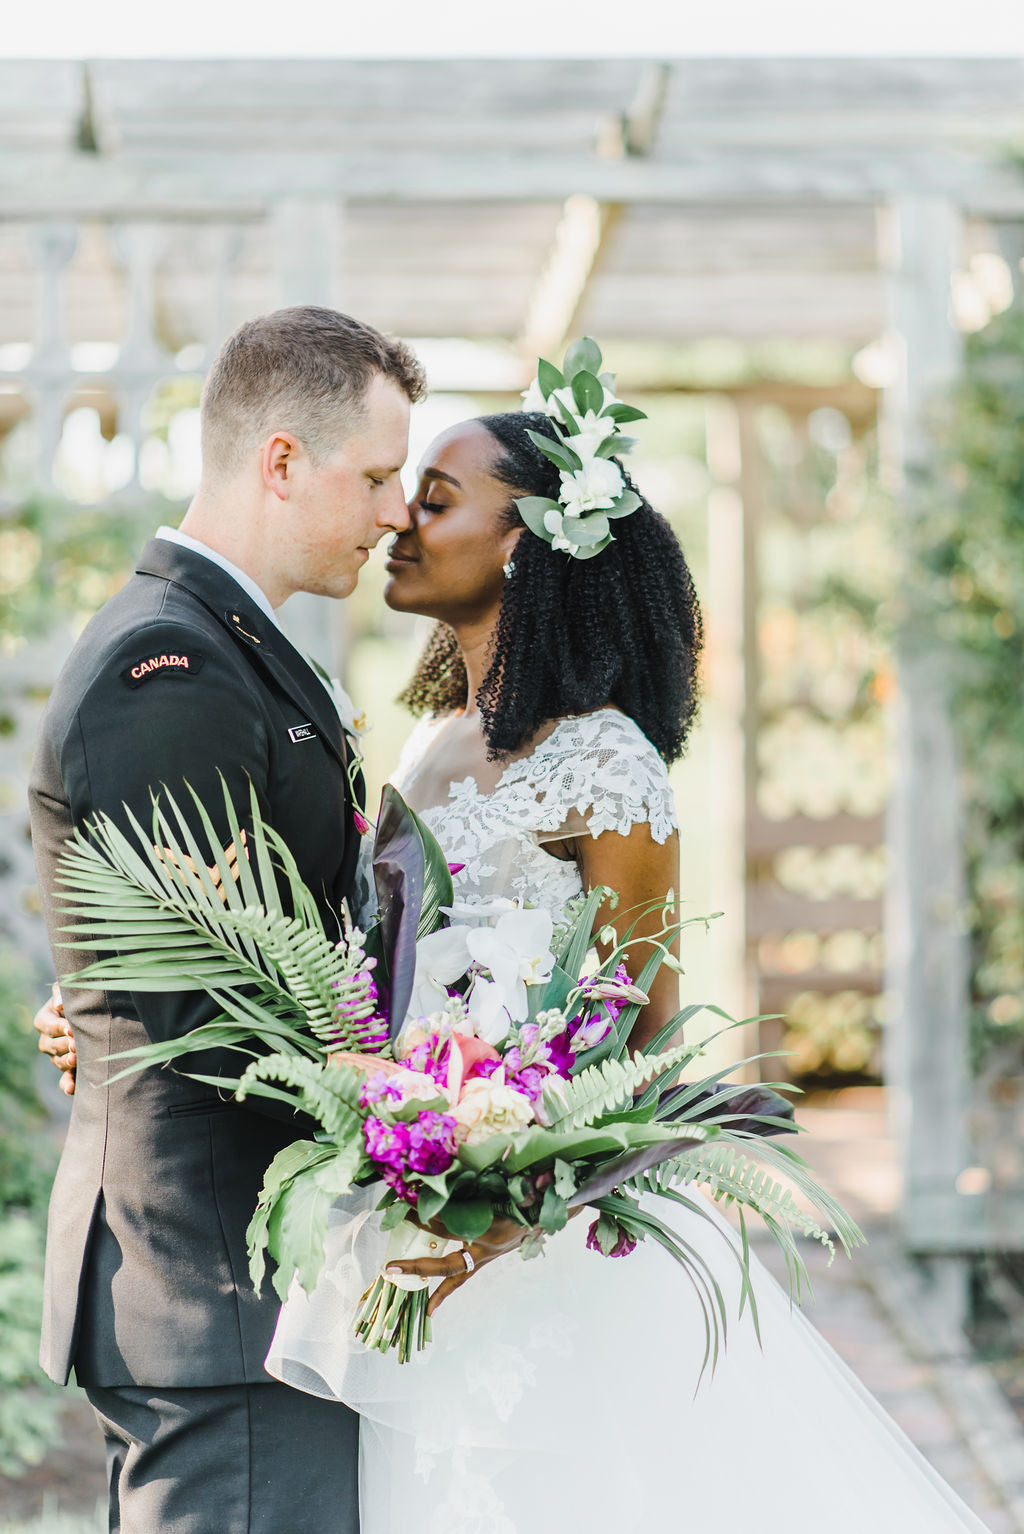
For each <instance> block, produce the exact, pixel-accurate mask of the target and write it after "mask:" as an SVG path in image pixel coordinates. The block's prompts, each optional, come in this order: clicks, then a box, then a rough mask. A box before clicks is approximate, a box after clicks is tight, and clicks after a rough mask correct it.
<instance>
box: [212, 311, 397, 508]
mask: <svg viewBox="0 0 1024 1534" xmlns="http://www.w3.org/2000/svg"><path fill="white" fill-rule="evenodd" d="M378 374H380V375H383V376H384V377H385V378H390V379H391V380H392V381H393V382H394V383H395V384H396V385H397V386H398V388H400V389H401V390H402V391H403V392H404V393H405V394H406V395H407V396H408V398H409V399H410V400H411V401H414V400H418V399H422V398H423V396H424V394H425V393H426V391H427V383H426V375H425V373H424V371H423V365H422V363H421V362H420V361H419V359H418V358H417V356H416V354H415V352H414V351H413V349H412V347H411V346H409V345H408V344H407V343H406V342H405V341H402V340H400V339H399V338H398V337H397V336H387V335H382V334H381V332H380V331H379V330H374V328H373V326H372V325H366V324H364V323H363V322H362V321H361V320H356V319H353V318H352V316H351V315H348V314H339V313H338V311H337V310H336V309H320V308H317V307H315V306H314V305H308V304H303V305H297V306H296V307H294V308H291V309H275V310H273V311H272V312H271V313H270V314H262V315H260V316H259V317H258V318H257V319H254V320H247V321H246V323H245V324H244V325H240V326H239V328H238V329H237V330H236V331H235V332H234V333H233V334H232V335H230V336H228V338H227V340H226V341H225V342H224V344H223V346H222V347H221V349H220V351H219V352H218V353H217V355H216V357H215V358H214V361H213V366H212V367H211V368H210V371H209V373H208V374H207V377H206V383H205V385H204V388H203V398H202V405H201V410H200V419H201V424H202V451H203V469H204V473H207V474H209V475H211V476H212V477H214V478H216V479H221V478H226V477H229V476H230V475H231V474H233V473H235V472H236V471H237V470H238V469H239V468H240V467H241V465H242V463H243V461H244V458H245V454H246V452H247V451H249V450H250V449H252V448H254V447H256V446H257V445H258V444H259V443H260V442H262V441H264V440H265V438H266V437H267V436H269V434H270V433H271V432H273V431H289V432H292V433H293V434H294V435H295V436H296V437H298V439H299V441H300V442H301V443H302V445H303V446H304V447H305V449H306V451H307V452H308V453H309V454H310V456H311V457H312V458H313V460H314V462H315V461H317V460H318V459H322V458H324V457H326V455H327V454H328V453H329V452H330V451H331V450H332V449H334V448H336V447H337V446H338V444H339V443H340V442H341V441H343V440H344V438H345V437H346V436H348V435H349V434H350V433H351V432H352V431H354V430H355V429H356V428H357V427H358V426H359V425H360V423H361V421H362V420H363V418H364V416H365V401H366V392H367V390H368V389H369V387H370V385H371V383H372V382H373V380H374V378H375V377H377V375H378Z"/></svg>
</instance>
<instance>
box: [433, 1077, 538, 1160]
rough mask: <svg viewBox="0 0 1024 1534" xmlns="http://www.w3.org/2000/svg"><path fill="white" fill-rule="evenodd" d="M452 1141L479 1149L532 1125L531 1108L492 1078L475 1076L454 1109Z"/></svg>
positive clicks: (528, 1100) (527, 1099)
mask: <svg viewBox="0 0 1024 1534" xmlns="http://www.w3.org/2000/svg"><path fill="white" fill-rule="evenodd" d="M451 1114H452V1117H453V1118H454V1119H455V1122H456V1129H455V1138H456V1139H457V1140H459V1141H460V1142H461V1143H462V1144H464V1145H479V1144H480V1142H481V1140H489V1139H490V1138H491V1136H492V1135H510V1134H515V1132H516V1130H517V1129H525V1128H526V1126H527V1124H530V1123H532V1122H533V1118H534V1113H533V1104H532V1103H531V1102H530V1099H529V1098H528V1097H526V1096H524V1094H523V1093H522V1092H516V1091H514V1090H513V1088H512V1087H507V1086H505V1085H504V1083H503V1082H497V1081H495V1080H494V1079H493V1078H492V1077H485V1076H475V1077H474V1078H473V1079H472V1080H471V1081H467V1082H466V1085H465V1086H464V1087H463V1089H462V1095H461V1097H460V1098H459V1100H458V1102H457V1103H456V1104H455V1106H454V1108H452V1109H451Z"/></svg>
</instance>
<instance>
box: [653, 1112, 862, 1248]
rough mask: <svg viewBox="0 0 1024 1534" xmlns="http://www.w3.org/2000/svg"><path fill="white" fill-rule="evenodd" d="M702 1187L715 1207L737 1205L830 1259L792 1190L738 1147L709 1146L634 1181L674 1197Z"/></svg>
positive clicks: (824, 1236)
mask: <svg viewBox="0 0 1024 1534" xmlns="http://www.w3.org/2000/svg"><path fill="white" fill-rule="evenodd" d="M689 1183H699V1184H701V1185H702V1186H703V1187H706V1188H707V1189H708V1191H709V1192H710V1194H711V1196H712V1197H713V1198H714V1199H715V1200H716V1202H719V1201H721V1202H724V1203H726V1204H731V1203H736V1204H739V1205H742V1206H743V1207H744V1208H745V1209H749V1210H752V1211H753V1212H754V1213H755V1214H757V1215H759V1216H760V1217H761V1219H762V1220H764V1222H765V1224H766V1225H768V1226H769V1227H770V1228H771V1227H784V1228H788V1229H790V1230H797V1231H799V1232H800V1233H801V1234H802V1235H804V1236H807V1237H808V1238H810V1239H811V1240H813V1241H820V1243H821V1244H822V1246H824V1247H825V1248H826V1249H827V1250H828V1252H829V1253H830V1254H834V1252H835V1244H834V1242H833V1241H832V1238H831V1236H830V1235H829V1232H828V1231H827V1230H826V1229H825V1228H824V1226H822V1225H821V1224H820V1223H819V1221H818V1220H817V1219H816V1218H815V1217H814V1215H813V1214H810V1213H809V1212H808V1211H807V1210H805V1209H803V1208H802V1207H801V1206H800V1204H799V1203H798V1202H797V1199H796V1196H795V1195H794V1193H793V1192H792V1190H791V1189H790V1188H786V1187H784V1186H783V1185H782V1183H780V1182H778V1181H777V1180H776V1179H775V1178H774V1177H773V1176H772V1174H771V1172H769V1171H767V1170H766V1169H765V1168H764V1167H762V1166H759V1165H758V1164H757V1162H756V1161H755V1160H754V1158H753V1157H752V1156H749V1155H747V1154H746V1152H745V1151H744V1150H742V1149H741V1148H740V1147H739V1146H737V1145H732V1144H728V1143H723V1142H722V1141H721V1140H709V1141H707V1142H705V1143H704V1144H703V1145H695V1146H693V1147H692V1148H691V1149H690V1150H687V1151H684V1152H683V1153H682V1155H680V1156H676V1157H673V1158H672V1159H671V1160H669V1161H664V1162H662V1163H661V1164H660V1165H659V1166H656V1167H651V1168H650V1169H649V1170H648V1171H646V1172H642V1173H641V1174H640V1175H639V1176H638V1177H636V1178H633V1179H632V1180H631V1184H630V1185H631V1186H632V1187H634V1188H636V1189H637V1190H638V1191H646V1192H648V1193H657V1194H660V1195H661V1196H662V1197H669V1196H671V1194H672V1192H673V1190H674V1188H675V1187H676V1186H677V1185H681V1186H684V1187H685V1186H686V1185H687V1184H689Z"/></svg>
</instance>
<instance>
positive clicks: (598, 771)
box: [502, 709, 678, 842]
mask: <svg viewBox="0 0 1024 1534" xmlns="http://www.w3.org/2000/svg"><path fill="white" fill-rule="evenodd" d="M502 787H503V788H508V789H510V790H511V792H512V794H513V795H514V796H515V798H516V799H517V800H518V801H519V807H520V809H521V811H522V813H523V814H524V815H526V814H529V816H530V819H531V821H532V829H533V831H534V833H535V834H536V835H537V837H538V840H545V839H547V837H550V836H552V835H554V834H557V833H561V834H562V835H577V834H579V831H580V830H581V829H582V828H583V827H585V828H586V830H588V831H589V832H590V834H591V836H600V835H601V834H602V832H604V831H618V832H619V833H620V834H621V835H623V836H625V835H626V833H627V832H628V831H629V829H630V827H631V826H635V825H638V824H640V823H642V822H649V823H650V827H651V835H652V836H653V837H654V840H655V841H656V842H664V841H666V840H667V839H668V837H669V836H670V834H671V833H672V832H673V831H674V830H675V829H676V827H677V825H678V821H677V819H676V809H675V801H674V799H673V797H672V789H671V787H670V785H669V780H668V772H667V770H666V768H665V764H664V762H663V761H662V760H661V757H660V756H659V755H658V753H657V752H656V751H655V749H654V747H653V746H652V745H651V743H650V741H649V740H648V739H647V737H646V735H644V734H643V732H642V730H641V729H640V728H639V726H638V725H636V724H635V723H634V722H633V720H632V719H629V718H628V717H627V716H626V715H625V714H622V713H620V712H619V711H618V709H599V710H597V711H596V712H595V713H593V714H584V715H581V716H580V717H579V718H576V719H564V720H562V721H561V723H560V724H558V725H557V726H556V728H555V729H554V731H553V732H552V733H551V734H550V735H549V736H548V738H547V740H545V741H543V742H542V743H541V744H540V745H539V746H538V747H537V749H536V750H535V751H534V752H533V753H532V755H530V756H529V757H527V758H525V759H524V760H523V761H522V762H515V763H513V764H512V766H511V767H510V768H509V769H508V770H507V772H506V773H505V776H504V777H503V779H502ZM527 805H530V806H531V810H530V811H527V808H526V807H527ZM518 818H519V817H518V816H517V819H518ZM581 822H582V825H581Z"/></svg>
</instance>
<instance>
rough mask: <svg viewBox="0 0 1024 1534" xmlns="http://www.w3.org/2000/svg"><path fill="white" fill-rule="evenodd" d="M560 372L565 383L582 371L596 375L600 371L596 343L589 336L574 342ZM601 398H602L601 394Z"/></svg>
mask: <svg viewBox="0 0 1024 1534" xmlns="http://www.w3.org/2000/svg"><path fill="white" fill-rule="evenodd" d="M562 371H563V373H564V374H565V377H566V380H567V381H569V380H573V379H575V377H576V375H577V374H578V373H581V372H584V371H585V372H588V373H591V374H594V375H596V374H598V373H599V372H600V371H601V348H600V347H599V346H598V344H597V342H596V341H592V340H591V338H590V337H589V336H583V337H581V339H580V340H579V341H574V342H573V344H572V345H571V346H570V347H569V349H568V351H567V352H566V354H565V361H564V363H563V364H562ZM601 398H602V399H603V398H604V394H603V393H602V395H601ZM598 408H600V406H599V407H598Z"/></svg>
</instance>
